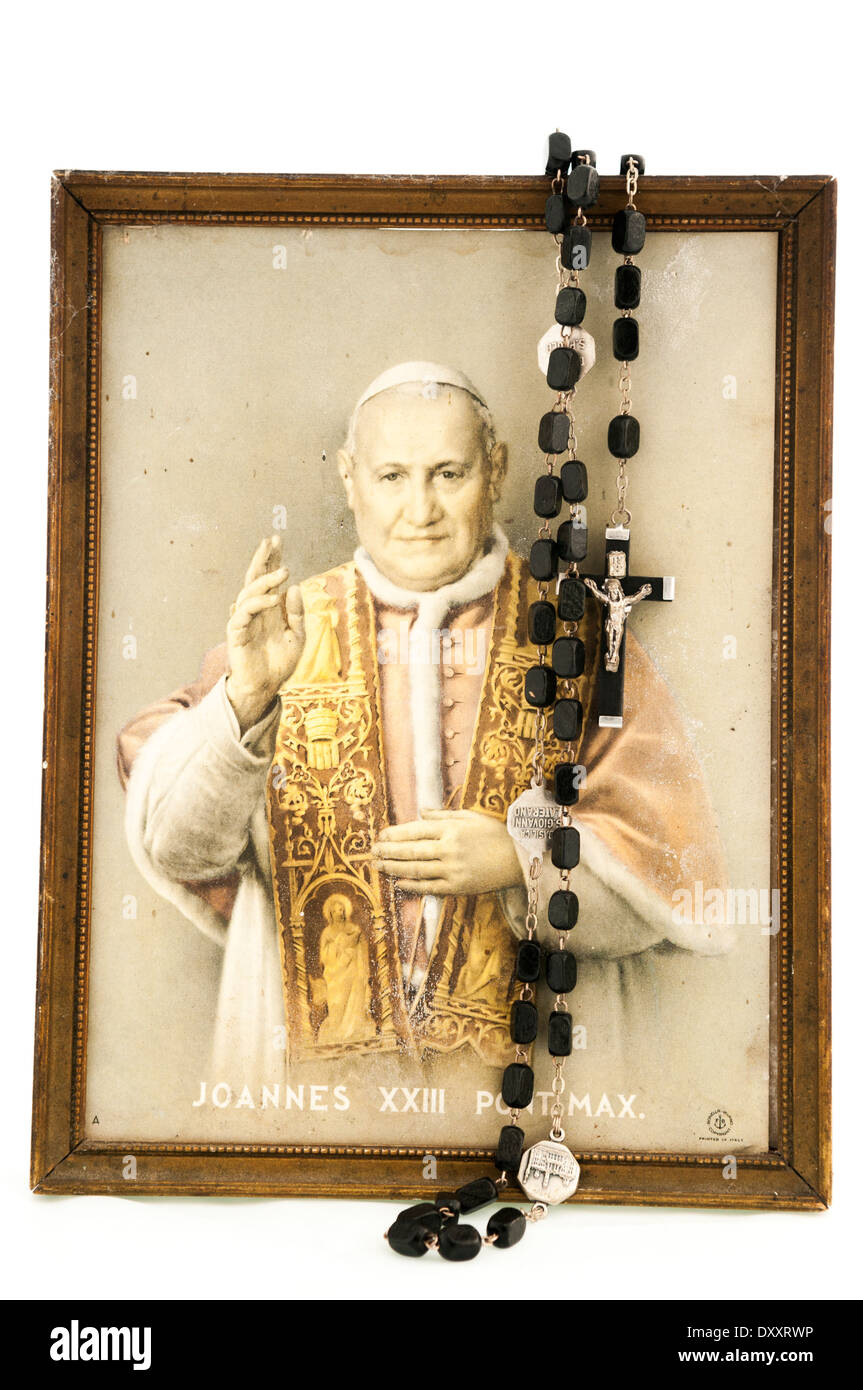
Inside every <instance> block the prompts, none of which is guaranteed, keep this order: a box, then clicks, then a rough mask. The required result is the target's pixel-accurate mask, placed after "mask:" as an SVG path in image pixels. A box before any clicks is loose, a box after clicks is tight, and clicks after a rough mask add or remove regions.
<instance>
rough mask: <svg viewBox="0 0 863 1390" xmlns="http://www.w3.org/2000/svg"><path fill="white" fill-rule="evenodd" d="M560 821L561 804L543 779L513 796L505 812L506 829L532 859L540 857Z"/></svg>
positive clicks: (546, 850) (549, 843) (545, 852)
mask: <svg viewBox="0 0 863 1390" xmlns="http://www.w3.org/2000/svg"><path fill="white" fill-rule="evenodd" d="M559 820H560V807H559V806H558V804H557V802H556V801H555V799H554V797H553V796H552V795H551V794H550V792H549V790H548V787H547V786H546V785H545V782H543V783H542V785H541V786H539V787H537V786H533V785H531V786H529V787H528V788H527V790H526V791H523V792H522V793H521V795H520V796H517V797H516V799H515V801H514V802H513V803H512V805H511V806H510V808H509V810H508V811H507V813H506V828H507V830H508V831H509V834H510V835H511V837H512V839H513V840H515V842H516V844H517V845H520V846H521V848H522V849H523V850H526V852H527V854H528V855H529V857H530V858H531V859H542V858H543V857H544V855H546V854H547V853H548V851H549V849H550V848H551V837H552V833H553V832H554V830H555V829H556V828H557V825H558V822H559Z"/></svg>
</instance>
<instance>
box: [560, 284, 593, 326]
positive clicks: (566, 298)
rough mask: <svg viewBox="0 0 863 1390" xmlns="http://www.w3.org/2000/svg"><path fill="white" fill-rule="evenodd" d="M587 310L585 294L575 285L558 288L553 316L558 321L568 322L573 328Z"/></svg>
mask: <svg viewBox="0 0 863 1390" xmlns="http://www.w3.org/2000/svg"><path fill="white" fill-rule="evenodd" d="M586 312H587V295H586V294H585V293H584V290H580V289H579V288H578V286H577V285H567V286H565V288H564V289H562V290H558V294H557V299H556V300H555V302H554V317H555V319H556V321H557V322H558V323H568V324H570V325H571V326H572V327H573V328H574V327H576V326H577V325H578V324H580V323H581V320H582V319H583V318H584V316H585V314H586Z"/></svg>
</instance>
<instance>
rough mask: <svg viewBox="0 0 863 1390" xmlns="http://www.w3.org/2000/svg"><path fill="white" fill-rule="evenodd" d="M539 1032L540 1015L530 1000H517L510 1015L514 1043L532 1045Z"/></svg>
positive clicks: (511, 1034)
mask: <svg viewBox="0 0 863 1390" xmlns="http://www.w3.org/2000/svg"><path fill="white" fill-rule="evenodd" d="M538 1032H539V1013H538V1012H537V1008H536V1005H535V1004H532V1003H531V1002H530V1000H529V999H516V1001H515V1003H514V1004H513V1006H512V1009H511V1010H510V1015H509V1035H510V1037H511V1038H512V1040H513V1042H514V1043H532V1042H533V1041H534V1039H535V1038H536V1035H537V1033H538Z"/></svg>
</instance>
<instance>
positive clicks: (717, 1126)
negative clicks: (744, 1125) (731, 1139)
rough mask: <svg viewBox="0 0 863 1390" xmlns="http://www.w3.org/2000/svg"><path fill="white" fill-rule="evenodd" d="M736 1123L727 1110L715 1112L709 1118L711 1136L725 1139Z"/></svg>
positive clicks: (708, 1125) (708, 1124)
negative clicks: (714, 1135)
mask: <svg viewBox="0 0 863 1390" xmlns="http://www.w3.org/2000/svg"><path fill="white" fill-rule="evenodd" d="M733 1124H734V1121H733V1120H732V1118H731V1116H730V1115H729V1113H728V1111H727V1110H714V1111H713V1112H712V1113H711V1114H710V1115H708V1116H707V1128H708V1129H709V1130H710V1133H711V1134H716V1135H718V1136H719V1137H720V1138H724V1137H725V1135H726V1134H728V1132H729V1131H730V1129H731V1127H732V1125H733Z"/></svg>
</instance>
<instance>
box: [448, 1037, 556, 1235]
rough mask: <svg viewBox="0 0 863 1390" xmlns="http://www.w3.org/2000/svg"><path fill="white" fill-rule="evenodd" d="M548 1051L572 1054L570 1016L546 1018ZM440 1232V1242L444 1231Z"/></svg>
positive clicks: (553, 1053)
mask: <svg viewBox="0 0 863 1390" xmlns="http://www.w3.org/2000/svg"><path fill="white" fill-rule="evenodd" d="M548 1050H549V1052H550V1053H551V1055H552V1057H568V1056H569V1054H570V1053H571V1052H572V1014H565V1013H557V1012H555V1013H551V1014H549V1016H548ZM450 1229H451V1228H450V1227H449V1226H445V1227H444V1229H443V1230H442V1231H441V1235H440V1238H441V1240H442V1239H443V1237H444V1234H445V1233H446V1231H448V1230H450Z"/></svg>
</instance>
